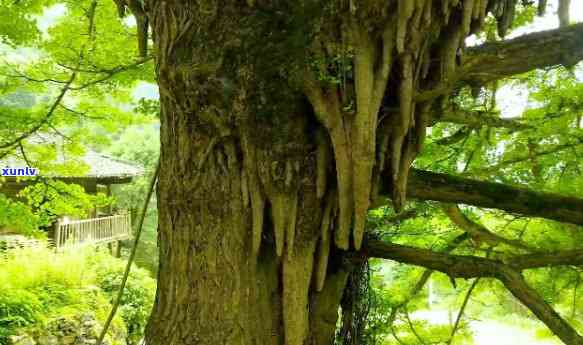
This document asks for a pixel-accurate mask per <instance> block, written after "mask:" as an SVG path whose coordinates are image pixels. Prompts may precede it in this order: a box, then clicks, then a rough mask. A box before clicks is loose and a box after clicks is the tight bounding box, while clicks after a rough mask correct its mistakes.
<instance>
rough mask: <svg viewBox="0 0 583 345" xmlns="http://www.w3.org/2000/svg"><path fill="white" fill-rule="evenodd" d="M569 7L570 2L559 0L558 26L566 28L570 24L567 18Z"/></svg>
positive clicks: (569, 0) (568, 0)
mask: <svg viewBox="0 0 583 345" xmlns="http://www.w3.org/2000/svg"><path fill="white" fill-rule="evenodd" d="M570 6H571V0H559V10H558V11H557V13H558V15H559V26H560V27H565V26H568V25H569V23H570V22H571V19H570V16H569V7H570Z"/></svg>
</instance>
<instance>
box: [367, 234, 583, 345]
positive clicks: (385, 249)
mask: <svg viewBox="0 0 583 345" xmlns="http://www.w3.org/2000/svg"><path fill="white" fill-rule="evenodd" d="M365 251H366V253H367V255H368V256H369V257H377V258H383V259H389V260H394V261H397V262H401V263H405V264H410V265H416V266H422V267H425V268H428V269H432V270H436V271H440V272H442V273H445V274H447V275H448V276H449V277H451V278H452V279H453V278H466V279H468V278H480V277H489V278H496V279H498V280H500V281H502V282H503V283H504V286H506V288H507V289H508V290H509V291H510V292H511V293H512V294H513V295H514V296H515V297H516V298H517V299H518V300H520V301H521V302H522V303H523V304H524V305H525V306H526V307H528V308H529V309H530V310H531V311H532V312H533V313H534V314H535V315H536V316H537V317H538V318H539V319H540V320H541V321H542V322H544V323H545V324H546V325H547V327H549V329H551V331H553V333H555V334H556V335H557V336H558V337H559V338H560V339H561V340H562V341H563V342H565V344H568V345H581V344H583V338H582V337H581V336H580V335H579V334H578V333H577V331H576V330H575V329H574V328H573V327H571V326H570V325H569V324H568V323H567V322H566V321H565V320H564V319H563V318H562V317H561V316H560V315H559V314H558V313H557V312H556V311H555V310H554V309H553V308H552V307H551V306H550V305H549V304H548V303H547V302H546V301H545V300H544V299H543V298H542V297H541V296H540V295H539V294H538V293H537V292H536V291H535V290H534V289H532V288H531V287H530V286H528V284H527V283H526V281H524V278H523V277H522V274H521V272H520V271H521V269H523V268H526V267H520V266H519V264H520V263H522V264H526V263H527V262H528V263H529V266H534V265H535V263H534V262H533V261H529V260H523V261H521V260H520V258H521V257H520V256H518V257H516V258H513V259H512V260H508V262H510V263H512V266H511V265H510V264H505V263H504V262H502V261H500V260H495V259H488V258H482V257H475V256H466V255H451V254H446V253H437V252H433V251H431V250H427V249H421V248H414V247H409V246H404V245H399V244H394V243H385V242H381V241H374V240H371V241H368V242H367V243H366V245H365ZM517 260H518V261H517ZM548 260H551V261H552V258H551V256H549V257H548ZM536 264H537V265H539V266H537V267H542V266H545V265H547V264H548V263H547V262H542V261H539V262H537V263H536ZM528 268H534V267H528Z"/></svg>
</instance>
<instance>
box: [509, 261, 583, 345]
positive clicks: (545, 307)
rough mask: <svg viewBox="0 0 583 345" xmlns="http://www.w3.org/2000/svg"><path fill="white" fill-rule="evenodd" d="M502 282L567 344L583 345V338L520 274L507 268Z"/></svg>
mask: <svg viewBox="0 0 583 345" xmlns="http://www.w3.org/2000/svg"><path fill="white" fill-rule="evenodd" d="M500 280H501V281H502V282H503V283H504V286H506V288H507V289H508V290H509V291H510V292H511V293H512V294H513V295H514V297H516V298H517V299H518V300H519V301H520V302H522V304H524V305H525V306H526V307H528V309H530V311H532V312H533V313H534V314H535V315H536V316H537V317H538V318H539V320H541V321H542V322H544V323H545V325H547V327H549V329H550V330H551V331H553V333H554V334H555V335H556V336H558V337H559V338H560V339H561V340H562V341H563V342H564V343H565V344H567V345H581V344H583V337H581V335H579V333H577V331H576V330H575V329H574V328H573V327H571V325H569V323H567V321H565V320H564V319H563V318H562V317H561V315H559V314H558V313H557V312H556V311H555V310H554V309H553V307H552V306H551V305H550V304H548V303H547V302H546V301H545V300H544V299H543V298H542V297H541V296H540V295H539V294H538V293H537V292H536V291H535V290H534V289H533V288H531V287H530V286H529V285H528V284H527V283H526V281H525V280H524V278H523V277H522V274H520V272H517V271H515V270H512V269H508V268H505V269H504V270H502V275H501V279H500Z"/></svg>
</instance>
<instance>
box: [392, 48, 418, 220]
mask: <svg viewBox="0 0 583 345" xmlns="http://www.w3.org/2000/svg"><path fill="white" fill-rule="evenodd" d="M401 60H402V61H401V65H402V66H401V67H402V79H401V85H400V87H399V105H400V108H399V111H400V113H399V120H398V123H397V124H396V126H395V127H394V130H393V139H392V142H391V177H392V180H393V207H394V208H395V211H396V212H400V211H401V209H402V207H403V203H404V202H405V200H404V199H403V195H404V191H405V189H406V188H407V186H406V185H401V184H399V182H400V181H401V183H402V178H401V175H402V173H403V172H402V171H401V159H402V155H403V145H404V144H405V137H406V135H407V132H408V131H409V128H410V124H411V115H412V112H413V107H414V104H413V64H412V61H411V60H412V58H411V55H410V54H405V55H403V57H402V59H401Z"/></svg>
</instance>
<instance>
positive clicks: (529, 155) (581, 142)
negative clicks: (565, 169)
mask: <svg viewBox="0 0 583 345" xmlns="http://www.w3.org/2000/svg"><path fill="white" fill-rule="evenodd" d="M573 139H574V140H576V141H575V142H572V143H568V144H563V145H557V146H555V147H553V148H550V149H547V150H543V151H538V152H536V151H534V152H532V153H526V154H524V155H522V156H520V157H516V158H512V159H505V160H503V161H501V162H500V163H498V164H495V165H491V166H489V167H485V168H482V169H478V170H477V172H479V173H492V172H496V171H498V170H500V169H502V168H504V167H507V166H509V165H512V164H517V163H522V162H526V161H528V160H532V159H533V158H536V157H542V156H548V155H552V154H555V153H558V152H561V151H566V150H569V149H573V148H575V147H577V146H580V145H583V138H578V137H574V138H573Z"/></svg>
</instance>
